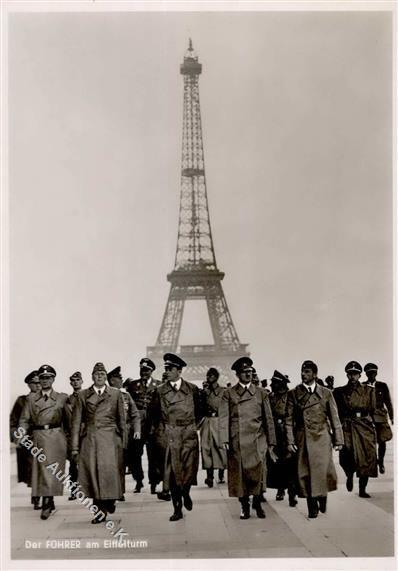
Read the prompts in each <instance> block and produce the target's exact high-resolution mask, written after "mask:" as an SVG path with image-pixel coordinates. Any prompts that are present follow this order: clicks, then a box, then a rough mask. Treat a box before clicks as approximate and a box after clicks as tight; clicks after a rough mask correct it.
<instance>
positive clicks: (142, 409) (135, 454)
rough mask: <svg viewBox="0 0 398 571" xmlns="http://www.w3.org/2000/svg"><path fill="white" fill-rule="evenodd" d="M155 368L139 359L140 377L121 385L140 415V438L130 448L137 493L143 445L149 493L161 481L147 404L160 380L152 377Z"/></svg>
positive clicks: (153, 364) (141, 471)
mask: <svg viewBox="0 0 398 571" xmlns="http://www.w3.org/2000/svg"><path fill="white" fill-rule="evenodd" d="M155 369H156V366H155V363H154V362H153V361H152V360H151V359H148V358H147V357H144V358H142V359H141V361H140V378H139V379H135V380H133V381H132V380H129V381H128V382H127V381H125V382H124V384H123V387H124V388H125V389H126V390H127V392H128V393H129V394H130V396H131V397H132V399H133V401H134V402H135V404H136V406H137V408H138V410H139V413H140V417H141V430H140V433H141V438H140V439H139V440H133V442H132V448H131V471H132V474H133V478H134V480H135V481H136V486H135V490H134V493H135V494H139V493H140V492H141V489H142V488H143V487H144V484H143V482H144V471H143V469H142V455H143V453H144V445H146V451H147V456H148V480H149V484H150V487H151V494H156V486H157V484H158V483H159V482H160V481H161V474H160V466H159V461H158V458H157V455H156V450H155V445H154V441H153V436H152V434H151V419H150V418H149V416H148V405H149V403H150V402H151V399H152V395H153V393H154V391H155V389H156V388H157V387H158V386H160V385H161V382H160V381H159V380H157V379H154V378H152V373H153V371H154V370H155Z"/></svg>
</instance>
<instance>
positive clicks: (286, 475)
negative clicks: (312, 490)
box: [267, 370, 297, 507]
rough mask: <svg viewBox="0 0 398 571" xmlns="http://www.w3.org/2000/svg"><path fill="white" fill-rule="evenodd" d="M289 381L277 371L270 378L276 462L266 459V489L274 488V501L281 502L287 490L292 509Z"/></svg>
mask: <svg viewBox="0 0 398 571" xmlns="http://www.w3.org/2000/svg"><path fill="white" fill-rule="evenodd" d="M289 382H290V381H289V379H288V378H287V377H286V375H283V374H282V373H280V372H279V371H277V370H275V371H274V374H273V375H272V378H271V388H272V392H271V394H270V395H269V402H270V405H271V411H272V415H273V418H274V422H275V433H276V442H277V445H276V448H275V454H276V456H277V458H278V459H277V461H276V462H272V461H270V459H269V458H268V462H267V466H268V476H267V487H268V488H276V489H277V494H276V500H277V501H282V500H283V499H284V497H285V490H286V489H287V490H288V496H289V506H290V507H294V506H295V505H296V504H297V500H296V494H297V490H296V462H295V455H294V454H292V453H291V452H289V450H288V447H287V436H286V426H285V421H286V403H287V395H288V391H289V388H288V383H289Z"/></svg>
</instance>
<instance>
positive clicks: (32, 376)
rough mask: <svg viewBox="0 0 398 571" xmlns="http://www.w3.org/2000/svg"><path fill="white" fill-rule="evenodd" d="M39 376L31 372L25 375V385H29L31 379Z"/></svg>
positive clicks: (36, 372) (35, 372)
mask: <svg viewBox="0 0 398 571" xmlns="http://www.w3.org/2000/svg"><path fill="white" fill-rule="evenodd" d="M38 376H39V372H38V371H32V372H31V373H29V375H27V376H26V377H25V383H31V382H32V381H33V379H34V378H35V377H38Z"/></svg>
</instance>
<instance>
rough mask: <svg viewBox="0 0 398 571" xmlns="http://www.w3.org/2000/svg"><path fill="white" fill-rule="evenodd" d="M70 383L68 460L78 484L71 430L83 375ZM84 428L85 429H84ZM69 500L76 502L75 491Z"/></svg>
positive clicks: (72, 477) (70, 474) (72, 377)
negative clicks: (71, 391) (72, 451)
mask: <svg viewBox="0 0 398 571" xmlns="http://www.w3.org/2000/svg"><path fill="white" fill-rule="evenodd" d="M69 381H70V384H71V387H72V389H73V393H72V394H71V395H69V397H68V400H67V401H66V410H67V413H68V433H67V459H68V460H69V476H70V479H71V481H72V482H77V476H78V471H77V463H76V462H75V460H74V459H73V458H72V454H71V434H70V429H71V426H72V413H73V407H74V406H75V403H76V400H77V398H78V396H79V392H80V391H81V388H82V385H83V379H82V374H81V372H80V371H76V372H75V373H73V375H71V376H70V377H69ZM82 428H83V427H82ZM68 500H70V501H73V500H76V495H75V492H74V490H71V493H70V496H69V498H68Z"/></svg>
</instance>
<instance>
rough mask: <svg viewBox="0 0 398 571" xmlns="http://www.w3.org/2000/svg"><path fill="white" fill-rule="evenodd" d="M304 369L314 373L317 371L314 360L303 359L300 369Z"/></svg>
mask: <svg viewBox="0 0 398 571" xmlns="http://www.w3.org/2000/svg"><path fill="white" fill-rule="evenodd" d="M304 369H311V371H312V372H313V373H315V375H316V374H317V372H318V366H317V365H316V364H315V363H314V361H309V360H307V361H304V363H303V364H302V365H301V370H302V371H304Z"/></svg>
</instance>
